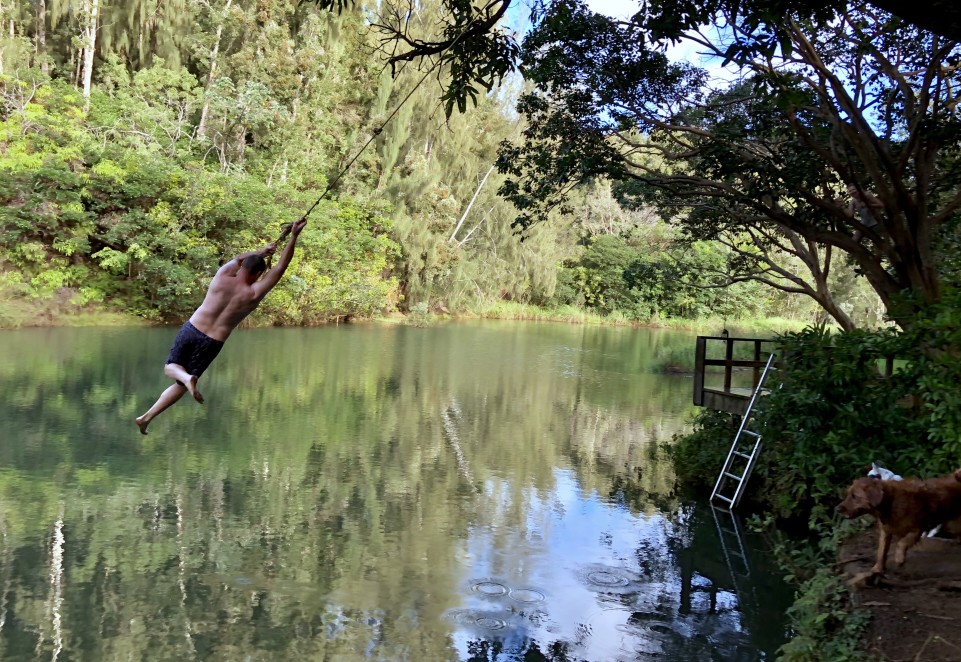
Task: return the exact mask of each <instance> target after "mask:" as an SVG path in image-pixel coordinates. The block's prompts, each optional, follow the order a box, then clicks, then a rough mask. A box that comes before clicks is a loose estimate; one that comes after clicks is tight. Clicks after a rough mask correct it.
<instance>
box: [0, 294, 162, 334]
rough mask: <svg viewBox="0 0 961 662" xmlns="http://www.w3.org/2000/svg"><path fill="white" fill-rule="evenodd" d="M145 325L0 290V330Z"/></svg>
mask: <svg viewBox="0 0 961 662" xmlns="http://www.w3.org/2000/svg"><path fill="white" fill-rule="evenodd" d="M146 324H147V322H145V321H144V320H142V319H140V318H139V317H134V316H133V315H128V314H125V313H119V312H116V311H112V310H105V309H103V308H101V307H99V306H92V305H89V306H82V307H81V306H74V305H66V304H64V302H63V301H62V300H58V299H50V300H39V299H27V298H24V297H20V296H16V295H11V293H10V292H9V291H5V290H0V329H19V328H23V327H42V326H144V325H146Z"/></svg>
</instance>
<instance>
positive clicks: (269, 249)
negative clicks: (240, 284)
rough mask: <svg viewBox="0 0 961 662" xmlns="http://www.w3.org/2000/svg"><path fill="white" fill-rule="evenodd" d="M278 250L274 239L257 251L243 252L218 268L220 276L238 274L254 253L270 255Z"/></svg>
mask: <svg viewBox="0 0 961 662" xmlns="http://www.w3.org/2000/svg"><path fill="white" fill-rule="evenodd" d="M275 250H277V242H275V241H272V242H270V243H269V244H267V245H266V246H264V247H263V248H260V249H258V250H255V251H248V252H246V253H241V254H240V255H238V256H237V257H235V258H234V259H232V260H230V261H229V262H227V263H226V264H225V265H224V266H222V267H220V269H218V270H217V275H218V276H236V275H237V272H238V271H240V268H241V267H242V266H244V260H246V259H247V258H248V257H253V256H254V255H263V256H264V257H267V256H268V255H273V254H274V251H275Z"/></svg>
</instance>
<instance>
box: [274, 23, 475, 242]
mask: <svg viewBox="0 0 961 662" xmlns="http://www.w3.org/2000/svg"><path fill="white" fill-rule="evenodd" d="M477 18H478V17H477V16H473V17H471V20H470V21H468V22H467V25H465V26H464V30H463V31H462V32H461V33H460V34H459V35H457V38H456V39H454V41H452V42H451V44H450V46H449V47H448V48H453V47H454V46H456V45H457V42H459V41H460V40H461V37H463V36H464V35H465V34H467V31H468V30H469V29H470V27H471V25H472V24H473V23H474V21H476V20H477ZM408 62H409V60H408ZM440 63H441V58H438V59H437V61H436V62H434V64H432V65H431V66H430V68H429V69H428V70H427V71H426V72H425V73H424V75H423V76H421V79H420V80H419V81H417V84H416V85H414V87H412V88H411V89H410V92H408V93H407V96H405V97H404V99H403V101H401V102H400V103H399V104H397V106H396V107H394V110H392V111H391V113H390V115H388V116H387V119H385V120H384V121H383V122H381V124H380V126H379V127H377V128H375V129H374V130H373V132H372V133H371V136H370V138H368V139H367V142H365V143H364V146H363V147H361V148H360V149H359V150H358V151H357V153H356V154H354V156H353V158H352V159H351V160H350V161H349V162H348V163H347V165H346V166H344V167H343V168H342V169H341V171H340V172H339V173H338V174H337V176H336V177H334V179H333V180H331V182H330V183H329V184H327V188H325V189H324V192H323V193H321V194H320V197H319V198H317V199H316V200H315V201H314V204H312V205H311V206H310V207H309V208H308V209H307V211H306V212H304V215H303V216H301V217H300V218H299V219H297V221H296V222H298V223H299V222H300V221H306V220H307V217H308V216H310V212H312V211H314V208H315V207H316V206H317V205H319V204H320V202H321V201H322V200H323V199H324V198H326V197H327V194H328V193H330V192H331V191H332V190H333V189H334V187H335V186H337V184H338V182H340V180H341V179H342V178H343V177H344V175H346V174H347V171H348V170H350V167H351V166H352V165H354V162H355V161H357V159H358V158H360V155H361V154H363V153H364V150H365V149H367V148H368V147H369V146H370V144H371V143H372V142H374V139H375V138H377V136H379V135H380V134H381V132H383V130H384V127H386V126H387V123H388V122H390V121H391V120H392V119H394V116H395V115H396V114H397V113H398V112H399V111H400V109H401V108H403V107H404V104H405V103H407V102H408V101H409V100H410V98H411V97H412V96H414V92H416V91H417V90H418V89H419V88H420V86H421V85H422V84H423V83H424V81H425V80H427V77H428V76H430V74H431V73H432V72H433V71H434V69H436V68H437V67H438V66H439V65H440ZM406 66H407V62H405V63H404V67H406ZM403 70H404V68H403V67H402V68H401V71H403ZM398 74H399V72H398ZM293 227H294V224H293V223H284V224H283V225H282V226H280V234H279V235H278V236H277V241H276V242H275V243H277V244H279V243H280V242H282V241H283V240H284V239H286V238H287V235H289V234H290V231H291V229H293Z"/></svg>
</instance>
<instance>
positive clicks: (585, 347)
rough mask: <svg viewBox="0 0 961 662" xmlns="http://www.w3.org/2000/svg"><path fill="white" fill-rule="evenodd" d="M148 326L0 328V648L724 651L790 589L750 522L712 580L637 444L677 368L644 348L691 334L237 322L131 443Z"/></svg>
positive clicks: (770, 618)
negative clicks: (194, 387) (664, 368)
mask: <svg viewBox="0 0 961 662" xmlns="http://www.w3.org/2000/svg"><path fill="white" fill-rule="evenodd" d="M170 338H171V333H170V331H168V330H163V329H147V330H143V329H140V330H109V331H102V330H31V331H19V332H10V333H5V334H3V339H4V343H3V345H2V347H3V349H2V350H0V396H2V397H0V425H2V426H3V438H2V440H0V545H2V547H0V562H2V570H0V582H2V587H0V657H3V658H4V659H18V658H24V659H26V658H30V659H33V658H35V657H38V656H39V657H44V658H47V657H49V658H54V659H55V658H59V659H76V658H90V659H119V658H129V657H145V658H148V659H234V658H244V659H265V660H266V659H294V658H295V657H302V658H304V659H327V658H336V659H344V660H350V659H383V660H401V659H404V660H407V659H409V660H414V659H417V660H437V659H504V660H507V659H515V658H519V657H523V658H524V659H549V660H580V659H584V660H592V661H593V660H636V659H645V657H650V656H657V657H658V659H677V660H690V659H724V660H735V659H738V660H739V659H764V658H765V657H769V656H770V654H771V653H772V651H774V650H775V649H776V647H777V646H778V645H779V644H780V643H781V642H782V640H783V625H782V623H781V621H780V620H779V615H780V614H782V613H783V607H784V600H786V599H787V597H788V592H787V591H786V590H785V589H784V587H782V586H780V585H779V584H777V583H776V579H775V573H773V572H771V569H770V568H767V567H766V566H765V558H764V557H763V555H762V556H758V553H757V551H756V550H755V549H754V548H753V547H752V545H753V544H755V543H753V542H752V541H748V544H747V546H746V547H745V548H744V549H743V550H742V551H741V552H740V553H741V555H742V558H743V559H745V560H747V561H748V563H749V565H750V569H749V570H750V573H751V574H750V577H749V578H747V580H745V578H744V577H737V576H736V574H737V573H736V570H737V569H736V568H734V565H733V564H732V563H731V558H732V557H731V556H730V555H725V551H730V550H732V549H734V548H733V547H725V546H724V545H722V544H721V542H722V540H723V538H721V537H719V531H721V530H722V529H721V528H719V526H718V525H717V523H716V522H715V521H714V519H713V517H712V515H711V513H710V511H703V510H700V509H698V508H695V507H693V506H692V505H690V504H686V503H684V502H682V501H680V500H678V499H677V497H675V496H674V494H673V492H672V487H673V476H672V474H671V472H670V467H669V465H668V463H666V462H664V461H663V459H662V458H661V457H660V456H659V454H658V452H657V446H656V442H658V441H666V440H669V439H670V437H671V435H672V434H673V433H674V432H675V431H677V430H678V429H680V427H681V426H682V425H683V424H684V421H685V417H686V413H687V411H688V409H689V405H688V404H687V403H688V402H689V400H690V386H691V385H690V382H689V381H688V380H686V379H683V378H676V377H674V378H669V377H664V376H661V375H659V374H657V372H656V371H655V370H653V367H652V356H653V355H654V353H655V352H656V351H657V350H658V348H660V347H664V346H667V345H670V344H671V343H682V344H688V345H689V344H690V339H689V338H686V337H683V336H678V335H676V334H667V333H655V332H641V331H636V330H630V329H590V328H584V327H567V326H553V325H513V324H472V325H451V326H447V327H441V328H432V329H410V328H384V327H358V326H354V327H349V328H331V329H316V330H302V329H283V330H275V329H270V330H255V331H244V332H240V333H238V334H236V335H235V337H234V338H232V339H231V341H230V343H228V345H227V347H226V348H225V350H224V352H223V354H222V355H221V357H220V358H219V359H218V362H217V363H216V364H215V365H214V366H213V367H212V368H211V370H210V371H209V372H208V374H207V375H206V376H205V377H204V379H205V380H206V381H207V384H206V385H205V389H204V393H205V395H206V396H207V399H208V404H207V405H205V406H204V407H200V406H194V405H193V403H186V401H185V404H178V405H177V406H176V407H174V408H173V409H171V410H170V411H169V412H167V413H165V414H164V417H163V418H161V419H158V421H157V422H156V423H155V424H154V426H152V428H151V434H150V435H149V436H148V437H146V438H144V437H141V436H140V435H139V434H138V433H137V431H136V427H135V426H134V425H133V418H134V416H136V414H137V413H138V412H139V411H140V410H142V409H143V408H144V404H145V403H149V402H150V401H152V398H153V397H154V396H155V395H156V392H158V389H159V388H160V387H162V386H163V384H164V382H163V378H162V376H161V374H160V368H161V363H162V360H163V356H165V352H166V349H167V347H168V345H169V342H170ZM738 549H740V548H738ZM732 573H734V574H733V575H732ZM762 614H763V615H764V616H763V617H762Z"/></svg>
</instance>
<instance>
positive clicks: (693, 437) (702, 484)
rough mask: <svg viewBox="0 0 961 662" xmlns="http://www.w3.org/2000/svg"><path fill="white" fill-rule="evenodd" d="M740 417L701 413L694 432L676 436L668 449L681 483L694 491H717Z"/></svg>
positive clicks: (704, 411)
mask: <svg viewBox="0 0 961 662" xmlns="http://www.w3.org/2000/svg"><path fill="white" fill-rule="evenodd" d="M738 425H739V417H737V416H735V415H733V414H728V413H726V412H722V411H714V410H713V409H702V410H700V411H699V412H698V413H697V414H696V415H695V417H694V425H693V431H692V432H691V433H690V434H688V435H676V436H675V437H674V443H673V444H672V445H671V446H670V447H669V452H670V455H671V457H672V459H673V461H674V471H675V474H676V475H677V479H678V482H679V483H680V484H682V485H684V486H685V488H690V489H692V490H695V491H699V492H700V491H705V490H707V491H710V490H711V489H713V488H714V482H715V481H716V480H717V476H718V473H719V472H720V471H721V467H722V466H724V460H725V459H726V458H727V453H728V451H729V450H730V449H731V442H733V441H734V435H735V434H736V433H737V428H738Z"/></svg>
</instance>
